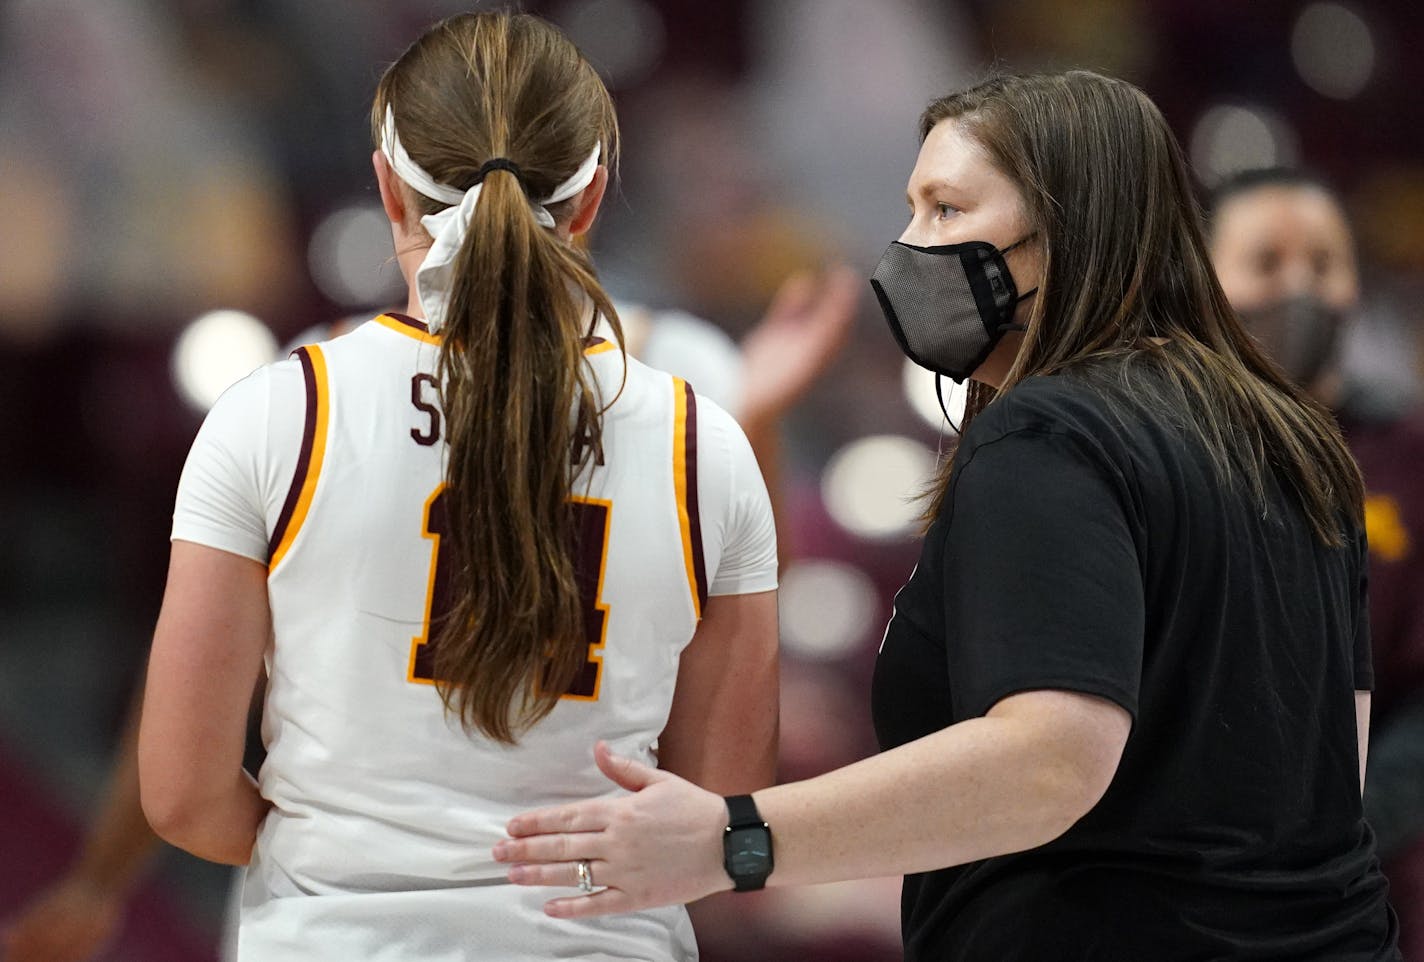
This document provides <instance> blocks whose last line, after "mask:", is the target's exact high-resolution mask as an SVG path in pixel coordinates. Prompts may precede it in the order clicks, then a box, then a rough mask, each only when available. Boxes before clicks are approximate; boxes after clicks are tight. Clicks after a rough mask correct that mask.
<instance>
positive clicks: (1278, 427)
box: [495, 71, 1399, 962]
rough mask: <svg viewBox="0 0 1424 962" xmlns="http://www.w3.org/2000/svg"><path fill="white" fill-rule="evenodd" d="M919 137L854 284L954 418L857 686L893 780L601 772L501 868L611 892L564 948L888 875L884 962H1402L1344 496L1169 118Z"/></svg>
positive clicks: (1011, 86) (975, 109)
mask: <svg viewBox="0 0 1424 962" xmlns="http://www.w3.org/2000/svg"><path fill="white" fill-rule="evenodd" d="M920 133H921V137H922V140H923V143H922V146H921V149H920V154H919V159H918V162H917V163H916V166H915V169H914V171H913V172H912V174H911V175H910V182H909V191H908V201H909V204H910V209H911V219H910V224H909V227H908V228H907V229H906V231H905V233H904V234H903V235H902V237H901V241H900V242H899V243H896V244H892V245H891V247H890V249H889V250H888V251H887V252H886V255H885V257H884V259H883V260H882V261H881V264H880V266H879V267H878V268H877V270H876V271H875V274H874V276H873V278H872V284H873V286H874V287H875V288H876V293H877V295H878V297H879V299H880V302H881V307H882V309H883V310H884V312H885V314H886V317H887V320H889V322H890V325H891V328H892V331H893V333H894V335H895V337H896V340H897V341H898V342H899V343H900V346H901V347H902V349H904V350H905V351H906V353H907V354H909V355H910V356H911V357H912V358H913V359H915V360H916V361H918V362H919V363H921V364H922V365H924V366H926V367H929V368H930V369H932V370H934V371H936V372H938V373H942V374H945V375H947V376H950V377H952V378H955V379H964V378H971V379H972V380H973V381H974V382H975V384H974V385H973V388H972V390H971V396H970V399H969V404H968V407H967V418H968V421H969V424H968V426H967V427H966V429H965V432H964V436H963V440H962V441H961V443H960V445H959V446H958V448H957V449H956V451H955V454H954V456H953V460H952V461H951V462H950V463H949V464H948V465H946V468H945V472H944V473H943V474H942V475H941V476H940V478H939V479H938V481H937V483H936V484H935V486H934V488H933V494H934V496H933V499H932V505H931V508H930V512H929V513H930V515H931V522H932V523H931V525H930V527H929V530H928V531H927V533H926V536H925V541H924V546H923V549H922V554H921V559H920V563H919V565H918V566H917V567H916V569H915V571H914V573H913V574H912V575H911V576H910V580H909V582H908V583H907V584H906V585H905V587H904V588H903V589H902V590H901V591H900V594H899V595H898V596H897V600H896V604H895V610H894V614H893V616H892V618H891V621H890V624H889V626H888V629H887V632H886V637H885V641H884V643H883V646H882V648H881V652H880V656H879V661H878V664H877V667H876V676H875V682H874V691H873V694H872V703H873V711H874V715H875V722H876V728H877V732H878V734H879V737H880V741H881V745H882V748H883V749H884V750H883V752H882V753H881V754H880V755H878V756H875V757H873V758H869V759H866V760H864V761H861V762H857V763H855V764H853V765H849V766H847V767H845V768H842V769H839V770H837V771H834V772H831V773H828V774H826V775H822V776H819V777H817V778H813V779H810V780H807V781H803V782H793V783H789V784H784V785H778V786H775V787H772V788H768V789H763V790H761V791H757V792H755V793H753V794H752V795H750V796H745V795H744V796H736V797H732V798H729V799H724V798H722V797H719V796H718V795H716V794H715V793H713V792H708V791H706V790H704V789H701V788H698V787H696V786H694V785H692V784H690V783H688V782H687V781H685V780H682V779H678V778H677V777H676V776H674V775H672V774H670V773H667V772H659V771H657V770H656V769H653V768H650V767H648V766H646V765H643V764H641V763H639V762H638V761H636V760H631V759H627V758H623V757H621V756H619V755H616V754H614V753H613V752H612V751H610V749H609V747H608V746H607V745H606V744H599V745H598V746H597V747H596V749H595V757H596V758H597V759H598V762H599V765H600V767H601V768H602V769H603V770H604V773H605V774H606V775H608V776H609V777H610V778H612V779H613V780H615V781H616V782H617V783H619V784H621V785H622V786H623V787H625V788H628V789H630V790H632V791H633V794H632V795H630V796H627V797H624V798H615V799H600V800H596V801H591V802H585V803H572V804H568V805H560V806H554V807H550V808H546V809H543V810H540V811H535V812H529V813H525V814H522V815H520V816H519V817H517V818H515V819H513V820H511V822H510V824H509V831H510V833H511V836H512V837H511V839H510V840H509V841H506V842H504V843H501V844H500V845H498V846H496V849H495V857H496V858H497V859H499V860H500V861H503V862H507V863H510V868H509V877H510V878H511V880H513V881H515V882H517V883H519V884H521V885H536V886H537V885H549V886H567V885H569V884H570V882H571V881H572V880H573V879H574V878H575V875H576V870H577V868H578V865H579V864H580V861H581V860H587V861H588V863H589V864H590V865H591V866H592V871H593V877H594V880H595V883H596V884H597V885H600V886H606V888H604V889H602V890H601V891H598V892H596V893H593V894H589V895H584V896H575V897H555V898H553V899H552V900H551V901H550V902H549V903H548V904H547V905H546V907H545V910H546V911H547V912H548V913H549V914H550V915H552V916H555V917H558V918H564V919H577V918H583V917H586V916H589V915H594V914H598V913H604V912H621V911H628V910H632V909H637V908H640V907H643V906H648V905H660V904H675V903H679V902H686V901H689V900H692V899H696V898H700V897H702V896H705V895H707V894H710V893H712V892H716V891H723V890H727V889H732V888H737V889H754V888H757V887H760V886H762V885H765V884H772V885H797V884H809V883H816V882H827V881H833V880H837V879H846V878H860V877H875V876H883V875H890V874H902V873H903V874H905V875H906V878H905V887H904V901H903V913H902V923H903V931H904V938H905V950H906V951H905V957H906V959H907V960H908V962H921V960H942V959H954V960H956V962H980V960H983V962H991V960H992V962H1007V960H1022V962H1041V960H1045V959H1073V960H1075V962H1076V960H1129V959H1130V960H1134V962H1138V960H1146V959H1151V960H1153V962H1173V960H1182V962H1185V960H1189V959H1202V958H1232V959H1243V958H1253V959H1263V960H1264V959H1279V960H1286V959H1291V960H1296V962H1301V960H1317V962H1345V960H1358V962H1365V960H1370V962H1385V960H1396V959H1398V958H1399V954H1398V951H1397V950H1396V948H1395V937H1396V923H1395V921H1394V916H1393V913H1392V912H1391V911H1390V908H1389V905H1388V902H1387V900H1386V888H1387V886H1386V883H1385V880H1384V878H1383V877H1382V876H1381V875H1380V872H1379V867H1378V861H1377V859H1376V857H1375V852H1374V843H1373V838H1372V837H1371V836H1370V833H1369V832H1368V830H1367V829H1366V828H1365V825H1364V816H1363V805H1362V800H1361V792H1362V789H1363V782H1364V765H1365V738H1366V732H1365V730H1364V726H1365V724H1366V719H1367V718H1368V711H1369V701H1370V695H1369V689H1370V687H1371V686H1372V678H1371V671H1370V652H1369V638H1368V627H1367V625H1366V623H1365V617H1364V611H1363V608H1364V597H1363V593H1364V546H1363V532H1362V526H1363V516H1362V510H1363V508H1362V495H1363V492H1362V486H1361V483H1360V478H1359V473H1358V470H1357V469H1356V467H1355V463H1354V461H1353V460H1352V459H1351V457H1350V455H1349V452H1348V450H1347V449H1346V447H1345V444H1344V441H1343V440H1342V439H1341V437H1340V434H1339V431H1338V429H1337V428H1336V426H1335V424H1334V421H1333V420H1332V419H1331V417H1330V415H1329V413H1328V412H1327V411H1325V410H1324V409H1323V408H1322V407H1320V406H1319V405H1318V404H1317V403H1315V402H1314V401H1312V400H1311V399H1310V398H1309V397H1307V396H1306V395H1305V394H1304V392H1302V391H1301V389H1300V388H1298V387H1297V386H1296V385H1295V384H1293V383H1292V382H1290V381H1289V380H1288V379H1286V378H1284V377H1283V376H1282V375H1281V374H1280V373H1279V371H1278V370H1277V369H1276V368H1275V367H1273V366H1272V365H1271V364H1270V363H1269V362H1268V361H1266V360H1265V358H1264V357H1263V356H1262V355H1261V353H1260V352H1259V351H1258V350H1257V348H1256V347H1255V345H1254V343H1253V342H1252V340H1251V338H1250V336H1249V335H1247V334H1246V333H1245V331H1244V330H1243V329H1242V328H1241V326H1240V324H1239V322H1238V321H1237V319H1236V316H1235V313H1234V312H1233V311H1232V309H1231V307H1230V305H1229V304H1228V303H1227V301H1226V298H1225V296H1224V295H1223V294H1222V291H1221V288H1220V286H1219V285H1218V283H1217V281H1216V277H1215V274H1214V273H1213V271H1212V268H1211V262H1210V257H1209V255H1208V252H1207V246H1206V241H1205V238H1204V236H1203V233H1202V227H1201V223H1200V219H1199V216H1198V213H1197V210H1198V208H1197V204H1196V201H1195V199H1194V198H1193V196H1192V188H1191V181H1190V176H1189V174H1188V171H1187V166H1186V163H1185V161H1184V159H1183V157H1182V153H1181V150H1180V147H1179V146H1178V145H1177V143H1176V140H1175V138H1174V137H1173V136H1172V133H1171V131H1170V129H1169V128H1168V126H1167V124H1166V121H1165V120H1164V119H1163V118H1162V116H1161V114H1160V112H1159V111H1158V110H1157V108H1156V106H1155V105H1154V104H1153V103H1152V102H1151V101H1150V100H1149V99H1148V98H1147V97H1146V95H1144V94H1143V93H1142V92H1141V91H1140V90H1138V89H1137V88H1135V87H1133V86H1131V85H1130V84H1127V83H1124V82H1121V81H1117V80H1113V79H1110V78H1106V77H1102V76H1100V75H1097V74H1092V73H1088V72H1082V71H1074V72H1070V73H1066V74H1056V75H1043V76H1031V77H1002V78H998V79H995V80H991V81H988V82H986V83H983V84H981V85H979V86H976V87H974V88H972V89H969V90H967V91H964V92H961V93H958V94H954V95H951V96H948V97H945V98H943V99H940V100H937V101H935V102H934V103H932V104H931V105H930V106H929V108H928V109H927V110H926V112H925V114H924V116H923V118H922V121H921V127H920ZM1301 585H1309V586H1310V587H1311V589H1312V590H1310V591H1301V590H1300V586H1301ZM1302 665H1309V666H1311V670H1310V672H1309V673H1304V674H1303V673H1302V670H1301V666H1302ZM555 894H556V895H557V894H558V893H555Z"/></svg>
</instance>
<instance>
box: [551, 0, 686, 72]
mask: <svg viewBox="0 0 1424 962" xmlns="http://www.w3.org/2000/svg"><path fill="white" fill-rule="evenodd" d="M554 20H555V22H557V23H558V24H559V25H560V26H561V27H563V28H564V30H565V31H567V32H568V35H569V36H570V37H571V38H572V39H573V41H574V43H576V44H578V46H579V49H580V50H582V51H583V55H584V56H585V57H587V58H588V62H589V63H591V64H593V65H594V67H596V68H597V69H598V72H599V74H600V75H601V76H602V77H603V80H604V83H606V84H608V86H609V87H614V88H618V87H631V86H633V85H634V84H636V83H637V82H638V81H640V80H642V79H643V78H645V77H647V76H648V74H650V73H652V72H653V68H655V67H656V66H657V65H658V63H659V61H661V60H662V56H663V50H664V48H665V46H666V44H667V28H666V27H665V25H664V24H663V17H662V14H660V13H659V12H658V10H657V8H656V7H654V6H653V5H652V4H651V3H647V2H645V0H569V2H566V3H564V4H562V5H561V6H560V7H558V8H557V10H556V12H555V16H554Z"/></svg>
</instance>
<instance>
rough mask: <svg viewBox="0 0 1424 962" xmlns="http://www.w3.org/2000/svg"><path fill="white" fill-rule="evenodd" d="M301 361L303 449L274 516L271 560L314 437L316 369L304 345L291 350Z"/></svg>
mask: <svg viewBox="0 0 1424 962" xmlns="http://www.w3.org/2000/svg"><path fill="white" fill-rule="evenodd" d="M292 353H293V354H295V355H296V357H297V360H299V361H301V362H302V380H303V381H305V382H306V386H307V413H306V422H305V424H304V425H303V427H302V450H301V453H300V454H298V455H297V470H296V471H295V472H294V473H293V474H292V486H291V487H290V488H288V489H287V500H286V501H284V502H282V513H281V514H279V515H277V526H276V527H275V528H273V529H272V538H271V540H269V541H268V542H267V557H268V558H269V559H270V558H271V557H272V555H273V554H274V553H276V551H277V545H279V544H281V543H282V536H283V535H285V534H286V533H287V525H289V524H291V523H292V512H293V511H295V510H297V501H298V500H300V498H301V496H302V485H304V484H306V481H307V470H308V469H309V468H310V467H311V453H312V443H313V442H314V441H315V440H316V406H317V397H316V371H315V369H313V368H312V362H311V353H310V352H309V351H308V350H307V349H306V348H304V347H299V348H297V349H296V350H295V351H293V352H292Z"/></svg>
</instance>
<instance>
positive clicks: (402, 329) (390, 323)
mask: <svg viewBox="0 0 1424 962" xmlns="http://www.w3.org/2000/svg"><path fill="white" fill-rule="evenodd" d="M376 323H377V324H379V325H381V326H382V327H388V328H390V329H391V330H393V331H395V332H396V333H397V334H404V335H405V336H406V337H413V338H415V339H416V340H417V341H424V342H425V343H426V344H439V343H440V338H439V337H437V336H436V335H434V334H428V333H426V332H425V331H422V330H419V329H418V328H414V327H411V326H410V325H409V324H402V323H401V322H400V321H398V320H396V319H395V318H394V317H391V316H390V315H389V314H382V315H381V316H380V317H378V318H376Z"/></svg>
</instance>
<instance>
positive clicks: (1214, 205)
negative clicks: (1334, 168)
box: [1206, 167, 1344, 236]
mask: <svg viewBox="0 0 1424 962" xmlns="http://www.w3.org/2000/svg"><path fill="white" fill-rule="evenodd" d="M1268 187H1286V188H1295V189H1299V190H1317V191H1319V192H1320V193H1322V194H1324V195H1325V196H1326V197H1329V198H1330V199H1331V200H1332V201H1334V202H1335V205H1336V206H1337V207H1341V208H1343V207H1344V204H1343V202H1342V201H1341V199H1340V194H1339V192H1338V191H1336V190H1335V188H1334V187H1332V186H1331V185H1330V183H1329V182H1328V181H1327V180H1325V178H1323V177H1320V176H1319V175H1317V174H1315V173H1314V172H1312V171H1308V170H1302V169H1300V168H1298V167H1252V168H1249V169H1247V170H1240V171H1237V172H1236V173H1234V174H1229V175H1227V176H1226V177H1224V178H1222V179H1221V180H1220V181H1218V182H1217V184H1216V186H1214V187H1212V188H1211V189H1210V190H1209V191H1207V194H1206V227H1207V235H1208V236H1211V235H1212V234H1213V233H1214V232H1215V229H1216V219H1217V215H1218V214H1219V213H1220V212H1221V209H1222V208H1223V207H1225V206H1226V205H1227V204H1228V203H1230V202H1231V201H1233V200H1235V199H1236V198H1238V197H1244V196H1245V195H1247V194H1250V193H1253V192H1255V191H1258V190H1263V189H1265V188H1268Z"/></svg>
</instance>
